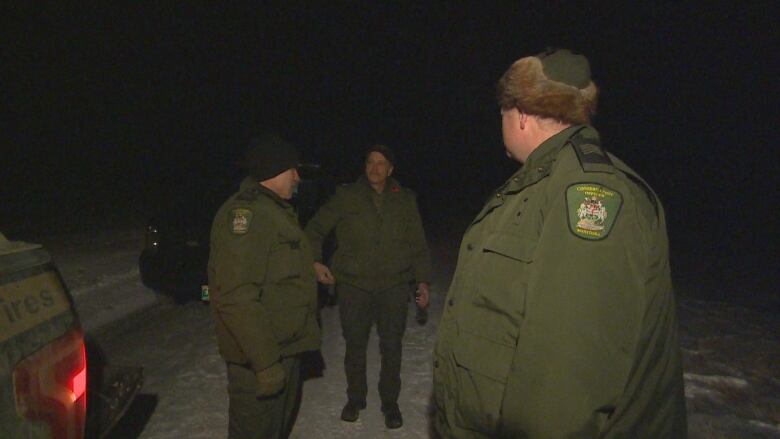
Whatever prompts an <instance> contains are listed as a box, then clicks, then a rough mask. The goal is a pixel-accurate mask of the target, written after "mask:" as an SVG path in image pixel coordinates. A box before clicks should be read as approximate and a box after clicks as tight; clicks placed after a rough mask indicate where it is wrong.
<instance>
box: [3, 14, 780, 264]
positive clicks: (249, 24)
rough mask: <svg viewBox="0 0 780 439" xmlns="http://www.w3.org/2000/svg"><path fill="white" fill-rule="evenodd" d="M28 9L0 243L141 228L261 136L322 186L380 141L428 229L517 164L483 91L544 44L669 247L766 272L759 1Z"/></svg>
mask: <svg viewBox="0 0 780 439" xmlns="http://www.w3.org/2000/svg"><path fill="white" fill-rule="evenodd" d="M28 3H33V2H19V4H18V5H8V4H5V5H3V6H2V7H1V8H0V9H1V10H0V16H2V19H1V20H2V23H1V24H2V26H1V28H2V29H3V31H2V32H3V36H2V52H1V53H2V67H1V69H2V70H0V71H1V72H2V78H1V79H2V82H1V84H2V89H1V91H0V93H2V95H1V96H2V111H3V113H2V114H3V116H2V130H3V133H4V135H3V136H2V157H3V169H2V179H1V180H0V182H2V186H0V197H2V198H0V200H2V215H1V216H0V227H2V228H4V229H6V230H21V229H23V227H22V224H24V222H23V221H27V220H23V218H26V219H29V218H38V219H39V220H38V222H40V218H49V217H52V216H55V215H58V216H63V215H64V216H68V217H71V218H80V217H82V216H93V217H104V218H112V219H113V218H121V217H128V216H130V217H138V218H141V217H143V216H144V215H145V211H146V210H147V206H148V204H149V203H150V200H154V199H156V200H159V199H161V198H162V199H165V198H167V197H178V196H179V195H180V194H182V193H183V192H192V191H196V190H197V189H194V188H196V187H199V186H203V185H208V184H209V182H211V181H213V180H214V179H220V178H224V175H225V170H226V169H228V168H229V165H230V163H231V161H232V160H234V159H235V157H236V155H237V153H238V151H240V150H241V149H242V148H243V145H244V142H245V139H246V138H247V136H248V135H249V134H251V133H252V132H253V131H256V130H258V129H260V128H261V127H269V128H271V129H274V130H276V131H277V132H279V133H280V134H282V135H283V136H284V137H286V138H287V139H289V140H290V141H292V142H293V143H295V144H297V145H298V146H299V147H300V148H301V149H302V150H303V152H304V157H305V158H306V159H308V160H312V161H318V162H321V163H322V164H323V166H324V167H325V169H327V170H328V171H329V172H330V173H332V174H334V175H336V176H338V177H339V178H341V179H352V178H354V176H355V175H357V173H358V172H360V164H361V162H362V156H361V153H360V152H361V151H362V149H363V148H364V147H365V146H366V145H367V144H368V143H371V142H384V143H387V144H389V145H391V146H393V147H394V148H395V149H396V150H397V152H398V155H399V156H400V160H401V162H400V164H399V166H398V167H397V175H398V177H399V179H400V180H401V182H402V183H404V184H406V185H408V186H410V187H412V188H413V189H415V190H416V191H417V192H418V193H419V195H420V199H421V204H422V205H423V209H424V213H425V216H426V219H427V220H428V224H427V226H428V228H435V227H436V226H435V224H436V223H437V219H438V218H441V217H442V214H443V215H450V214H452V213H453V212H454V211H455V210H460V211H466V212H467V213H469V214H471V213H473V212H475V211H476V210H478V209H479V207H480V205H481V200H482V199H483V198H484V196H485V195H487V194H488V193H489V191H490V190H491V189H493V188H495V187H496V186H498V185H499V184H500V183H501V182H502V181H503V179H505V178H506V177H508V176H509V175H510V174H511V173H512V172H513V170H514V169H516V167H517V165H516V164H514V163H512V162H510V161H509V160H508V159H506V157H505V156H504V153H503V146H502V144H501V135H500V121H499V117H498V114H499V112H498V108H497V106H496V104H495V100H494V86H495V82H496V81H497V79H498V78H499V77H500V75H501V74H502V73H503V72H504V70H505V69H506V68H507V67H508V66H509V65H510V64H511V63H512V62H513V61H514V60H516V59H517V58H519V57H521V56H526V55H530V54H534V53H538V52H539V51H541V50H543V49H544V48H545V47H546V46H557V47H568V48H571V49H574V50H575V51H579V52H582V53H584V54H586V55H587V56H588V57H589V59H590V60H591V64H592V69H593V76H594V80H595V81H596V82H597V84H598V85H599V86H600V87H601V91H602V93H601V99H600V108H599V114H598V116H597V118H596V120H595V121H594V125H595V126H596V127H597V128H598V129H599V130H600V131H601V133H602V137H603V142H604V144H605V146H606V147H607V148H608V149H610V150H611V151H613V152H614V153H615V154H616V155H618V156H620V157H621V158H623V159H624V160H625V161H626V162H628V163H629V164H630V165H631V166H632V167H634V168H635V169H637V170H638V171H639V172H640V173H641V174H642V175H643V176H644V177H645V178H646V179H647V180H648V181H649V182H650V184H651V185H652V186H653V187H654V188H655V189H656V191H657V192H659V194H660V195H661V197H662V200H663V202H664V204H665V206H666V209H667V214H668V217H669V219H670V229H671V234H672V238H673V241H672V242H673V249H681V250H680V251H683V250H686V251H689V252H690V251H693V250H691V249H692V248H696V249H697V250H695V252H701V253H708V252H710V251H712V250H713V249H719V251H721V253H718V254H719V255H722V256H723V257H722V258H721V257H719V258H718V260H717V261H715V262H713V263H714V264H715V265H716V268H717V269H720V268H725V267H728V266H730V264H731V262H730V261H731V259H728V258H727V257H726V256H725V255H731V256H728V257H730V258H733V257H734V256H736V257H737V259H743V256H750V258H751V259H750V260H751V261H753V260H759V261H763V263H764V264H765V265H766V266H767V267H768V268H769V269H770V270H773V269H775V268H777V262H776V259H777V258H776V251H775V250H774V245H773V244H777V242H778V241H777V238H778V233H777V232H778V231H777V229H778V227H777V220H776V212H777V211H778V209H777V207H776V206H777V204H778V201H779V200H778V195H777V192H778V191H777V189H778V178H777V172H776V169H777V167H778V153H777V150H776V148H777V145H778V143H780V142H778V140H780V139H778V134H777V128H776V126H777V118H778V116H777V115H778V111H777V110H778V105H777V98H778V93H777V91H778V87H777V78H778V67H777V65H778V63H777V58H778V56H777V54H778V47H780V44H778V42H779V41H778V40H779V39H778V28H777V20H776V19H777V17H778V13H777V8H776V6H774V3H775V2H770V1H753V2H751V1H745V2H698V3H701V4H705V3H706V5H707V6H706V7H703V6H700V5H698V4H694V3H691V2H645V3H643V5H642V6H640V5H637V4H632V3H631V2H625V3H624V4H623V5H621V6H607V5H615V4H617V3H616V2H615V3H605V2H600V3H599V4H600V5H602V6H600V7H595V6H593V5H592V3H591V2H567V1H552V2H502V3H495V2H433V3H434V4H433V5H427V3H426V5H425V6H420V5H411V2H409V5H407V6H400V5H398V4H394V5H389V6H388V5H385V6H377V5H372V6H366V5H367V3H366V5H363V4H362V3H358V2H350V3H349V4H347V3H346V2H343V3H342V2H329V5H328V6H327V7H326V6H322V5H323V4H324V2H308V3H309V4H305V3H304V2H286V3H284V6H280V5H282V3H281V2H279V3H278V4H277V6H276V7H271V6H269V5H266V6H265V7H250V8H242V9H239V8H232V7H228V6H225V4H223V3H222V2H219V3H213V4H210V6H204V5H206V3H205V2H204V3H203V4H201V3H200V2H159V4H157V5H155V6H150V5H146V4H144V5H139V4H136V3H135V2H133V6H128V7H124V8H120V7H118V6H102V7H100V8H98V7H95V6H94V5H93V6H79V7H73V6H64V5H60V3H59V2H51V3H50V4H48V6H43V5H41V4H37V5H32V4H28ZM330 3H335V4H337V5H340V6H333V5H332V4H330ZM393 3H395V2H393ZM518 3H522V4H520V5H518ZM536 3H538V4H536ZM637 3H639V2H637ZM667 3H673V4H674V5H668V4H667ZM404 4H406V3H404ZM313 5H317V6H313ZM441 200H445V201H446V203H442V202H441ZM772 215H775V216H772ZM74 222H76V223H77V222H78V220H75V221H74ZM44 223H45V221H44ZM712 259H715V258H712ZM767 260H769V261H771V262H767ZM751 263H752V262H751ZM718 264H720V265H718Z"/></svg>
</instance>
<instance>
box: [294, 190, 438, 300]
mask: <svg viewBox="0 0 780 439" xmlns="http://www.w3.org/2000/svg"><path fill="white" fill-rule="evenodd" d="M373 191H374V190H373V189H372V188H371V186H370V185H369V184H368V180H367V179H366V178H365V177H361V178H359V179H358V181H357V182H355V183H353V184H350V185H346V186H341V187H338V188H337V189H336V193H335V194H334V195H333V197H332V198H331V199H330V200H328V202H327V203H325V205H323V206H322V207H321V208H320V210H319V211H318V212H317V214H316V215H314V217H313V218H312V219H311V220H310V221H309V223H308V224H307V225H306V235H307V236H308V237H309V240H310V241H311V243H312V246H313V247H314V251H315V258H316V259H317V260H318V261H322V242H323V240H324V239H325V237H326V236H327V235H328V234H329V233H330V232H331V231H332V230H334V229H335V231H336V246H337V247H336V251H335V253H334V255H333V262H332V264H331V267H330V268H331V270H332V272H333V275H334V276H335V277H336V281H337V282H344V283H348V284H350V285H353V286H356V287H358V288H362V289H366V290H373V289H383V288H389V287H392V286H394V285H398V284H399V283H403V282H411V281H415V282H428V281H429V280H430V271H431V260H430V252H429V251H428V244H427V243H426V241H425V231H424V230H423V225H422V220H421V219H420V213H419V211H418V209H417V200H416V196H415V194H414V192H412V191H411V190H409V189H406V188H402V187H401V186H399V185H398V182H396V181H395V180H393V179H388V181H387V184H386V187H385V190H384V192H383V193H382V208H381V211H380V212H381V213H380V212H378V211H377V208H376V207H375V205H374V202H373V200H372V198H371V197H372V192H373Z"/></svg>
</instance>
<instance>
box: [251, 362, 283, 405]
mask: <svg viewBox="0 0 780 439" xmlns="http://www.w3.org/2000/svg"><path fill="white" fill-rule="evenodd" d="M255 376H256V377H257V388H256V389H255V395H256V396H257V397H258V398H264V397H267V396H273V395H276V394H277V393H279V392H280V391H281V390H282V389H283V388H284V378H285V373H284V368H283V367H282V365H281V364H279V363H278V362H277V363H274V364H272V365H271V366H270V367H267V368H265V369H263V370H261V371H259V372H255Z"/></svg>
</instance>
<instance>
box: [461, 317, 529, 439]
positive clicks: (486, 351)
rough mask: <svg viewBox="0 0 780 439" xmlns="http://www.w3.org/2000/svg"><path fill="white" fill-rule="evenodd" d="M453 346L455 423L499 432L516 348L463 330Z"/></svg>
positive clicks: (475, 429)
mask: <svg viewBox="0 0 780 439" xmlns="http://www.w3.org/2000/svg"><path fill="white" fill-rule="evenodd" d="M452 349H453V357H454V359H455V366H456V367H455V375H456V376H455V379H456V387H455V388H456V392H457V395H456V406H455V423H456V424H458V425H459V426H460V427H462V428H465V429H468V430H473V431H478V432H481V433H484V434H487V435H491V436H492V435H495V434H497V433H498V426H499V423H500V419H501V403H502V401H503V398H504V391H505V389H506V382H507V376H508V375H509V369H510V367H511V365H512V358H513V355H514V347H512V346H506V345H504V344H501V343H497V342H495V341H494V340H491V339H488V338H484V337H480V336H478V335H474V334H471V333H469V332H465V331H460V335H459V337H458V340H457V342H456V343H453V347H452Z"/></svg>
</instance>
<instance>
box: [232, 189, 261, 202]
mask: <svg viewBox="0 0 780 439" xmlns="http://www.w3.org/2000/svg"><path fill="white" fill-rule="evenodd" d="M258 195H260V188H254V187H253V188H251V189H247V190H245V191H243V192H241V193H240V194H238V196H237V197H236V200H239V201H254V200H256V199H257V196H258Z"/></svg>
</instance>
